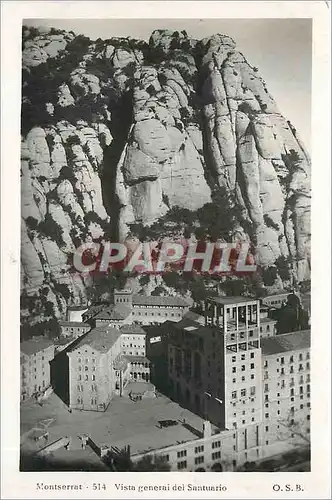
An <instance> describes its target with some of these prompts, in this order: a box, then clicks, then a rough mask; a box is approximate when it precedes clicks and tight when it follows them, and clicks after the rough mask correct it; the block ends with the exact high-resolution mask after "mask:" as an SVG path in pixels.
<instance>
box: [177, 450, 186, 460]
mask: <svg viewBox="0 0 332 500" xmlns="http://www.w3.org/2000/svg"><path fill="white" fill-rule="evenodd" d="M177 455H178V458H182V457H186V456H187V450H181V451H178V454H177Z"/></svg>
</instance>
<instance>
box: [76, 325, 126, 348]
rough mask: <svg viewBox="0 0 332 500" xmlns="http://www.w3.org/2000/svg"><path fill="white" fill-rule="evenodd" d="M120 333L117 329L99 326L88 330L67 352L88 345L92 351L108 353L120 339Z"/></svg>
mask: <svg viewBox="0 0 332 500" xmlns="http://www.w3.org/2000/svg"><path fill="white" fill-rule="evenodd" d="M120 335H121V332H120V330H118V329H117V328H112V327H110V326H99V327H97V328H94V329H93V330H90V332H88V333H87V334H85V335H82V337H80V339H79V341H78V342H77V343H75V345H74V347H73V348H72V349H69V351H74V350H76V349H80V348H81V347H83V346H85V345H89V346H91V347H92V349H95V350H96V351H99V352H108V351H109V350H110V348H111V347H112V346H113V345H114V344H115V342H116V341H117V339H118V338H119V337H120Z"/></svg>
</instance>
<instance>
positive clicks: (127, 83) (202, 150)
mask: <svg viewBox="0 0 332 500" xmlns="http://www.w3.org/2000/svg"><path fill="white" fill-rule="evenodd" d="M22 67H23V78H22V155H21V156H22V162H21V178H22V198H21V203H22V254H21V255H22V289H23V291H24V294H28V295H33V296H35V297H38V298H39V299H40V300H41V301H42V303H44V304H45V303H46V302H48V303H51V304H52V307H53V311H52V308H51V309H50V316H51V315H52V314H54V315H56V316H58V317H60V316H63V314H64V313H65V310H66V307H67V304H68V302H69V301H73V302H77V303H79V302H82V301H84V300H85V298H86V284H87V283H88V282H89V281H88V278H84V277H82V276H79V275H76V274H72V273H69V268H70V262H69V261H68V258H69V257H70V255H71V254H72V253H73V251H74V249H75V248H76V247H77V246H78V245H79V244H80V243H82V242H84V241H88V240H98V241H100V240H101V239H103V238H104V237H107V236H108V235H109V234H113V235H116V237H119V238H120V239H124V238H125V237H126V236H127V235H128V234H129V233H130V231H131V225H132V224H135V223H142V224H143V225H145V226H149V225H151V224H153V223H155V222H156V221H158V220H160V219H161V218H162V217H164V216H165V214H167V212H168V211H169V210H170V209H171V208H172V207H181V208H186V209H189V210H191V211H197V210H198V209H200V208H201V207H203V206H204V205H206V204H207V203H211V202H213V199H214V194H215V193H216V192H218V190H222V192H223V193H226V194H227V197H228V198H227V199H229V200H230V203H232V204H233V205H232V206H236V207H237V213H238V214H239V215H238V216H237V221H236V224H234V228H233V230H231V231H230V235H229V236H230V238H232V239H238V238H239V237H240V238H242V239H246V240H248V239H250V240H251V241H252V243H253V245H254V248H255V253H256V261H257V263H258V264H260V265H261V266H262V267H263V268H268V267H271V266H274V265H275V264H276V262H278V261H280V259H284V260H285V261H287V262H289V263H290V264H291V266H292V273H293V275H294V276H295V277H296V279H297V280H299V281H302V280H303V279H306V278H307V277H308V272H309V271H308V261H309V254H310V159H309V156H308V154H307V152H306V151H305V148H304V146H303V144H302V142H301V141H300V139H299V138H298V136H297V133H296V130H295V128H294V127H293V126H292V125H291V124H290V123H289V122H288V121H287V120H286V119H285V118H284V117H283V116H282V115H281V114H280V113H279V111H278V108H277V106H276V103H275V102H274V100H273V98H272V96H271V95H270V94H269V92H268V90H267V87H266V84H265V82H264V81H263V80H262V78H261V77H260V76H259V72H258V70H257V68H255V67H252V66H251V65H250V64H249V63H248V62H247V60H246V59H245V57H244V56H243V55H242V54H241V53H240V52H238V51H237V50H236V46H235V42H234V41H233V40H232V39H231V38H230V37H228V36H225V35H214V36H212V37H210V38H208V39H203V40H201V41H197V40H193V39H191V38H190V37H188V35H187V33H186V32H185V31H183V32H181V33H179V32H173V31H166V30H164V31H155V32H154V33H153V34H152V35H151V38H150V41H149V44H146V43H145V42H142V41H137V40H133V39H130V38H125V39H109V40H105V41H103V40H100V39H99V40H97V41H95V42H92V41H91V40H89V39H87V38H86V37H83V36H78V37H77V36H75V34H74V33H72V32H70V33H66V32H63V31H59V30H50V31H47V30H45V32H40V31H36V30H33V29H27V28H25V29H24V30H23V60H22ZM278 279H279V278H278ZM59 285H60V286H59ZM63 285H64V286H65V288H64V286H63ZM35 312H36V311H34V310H33V308H32V309H31V310H30V313H31V314H34V313H35ZM51 313H52V314H51Z"/></svg>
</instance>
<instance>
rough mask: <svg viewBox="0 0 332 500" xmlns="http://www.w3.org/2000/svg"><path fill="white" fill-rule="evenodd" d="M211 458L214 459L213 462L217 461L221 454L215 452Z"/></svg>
mask: <svg viewBox="0 0 332 500" xmlns="http://www.w3.org/2000/svg"><path fill="white" fill-rule="evenodd" d="M211 457H212V460H217V459H218V458H221V452H220V451H215V452H214V453H212V455H211Z"/></svg>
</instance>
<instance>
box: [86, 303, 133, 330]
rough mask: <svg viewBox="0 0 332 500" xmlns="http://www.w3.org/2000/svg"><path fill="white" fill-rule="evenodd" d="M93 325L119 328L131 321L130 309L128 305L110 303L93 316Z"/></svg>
mask: <svg viewBox="0 0 332 500" xmlns="http://www.w3.org/2000/svg"><path fill="white" fill-rule="evenodd" d="M93 321H94V326H95V327H99V326H103V325H106V326H111V327H112V328H120V327H121V326H122V325H124V324H126V323H129V324H130V323H131V322H132V319H131V310H130V309H129V307H127V306H125V305H121V304H115V305H110V306H108V307H105V308H104V309H102V310H101V311H100V312H98V314H96V316H94V318H93Z"/></svg>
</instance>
